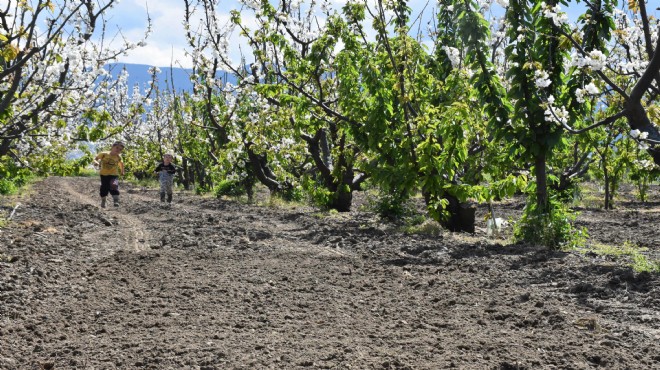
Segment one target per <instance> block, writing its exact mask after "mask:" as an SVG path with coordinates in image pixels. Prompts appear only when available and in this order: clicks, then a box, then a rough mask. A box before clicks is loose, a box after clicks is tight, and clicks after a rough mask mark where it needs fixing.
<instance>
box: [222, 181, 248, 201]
mask: <svg viewBox="0 0 660 370" xmlns="http://www.w3.org/2000/svg"><path fill="white" fill-rule="evenodd" d="M214 194H215V196H216V197H217V198H220V197H222V196H229V197H240V196H242V195H245V194H247V191H246V189H245V187H244V186H243V185H242V184H241V183H240V182H239V181H235V180H222V181H220V183H219V184H218V185H217V186H216V187H215V190H214Z"/></svg>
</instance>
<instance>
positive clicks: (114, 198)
mask: <svg viewBox="0 0 660 370" xmlns="http://www.w3.org/2000/svg"><path fill="white" fill-rule="evenodd" d="M112 200H113V201H114V206H115V207H119V195H113V196H112Z"/></svg>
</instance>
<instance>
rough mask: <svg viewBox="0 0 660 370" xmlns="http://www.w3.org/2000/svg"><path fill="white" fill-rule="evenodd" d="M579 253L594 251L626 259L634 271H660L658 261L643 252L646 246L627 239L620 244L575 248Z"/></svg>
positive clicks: (598, 253)
mask: <svg viewBox="0 0 660 370" xmlns="http://www.w3.org/2000/svg"><path fill="white" fill-rule="evenodd" d="M576 250H577V251H578V252H580V253H583V254H584V253H595V254H597V255H600V256H610V257H614V258H617V259H619V258H620V259H627V260H629V261H630V267H632V269H633V270H635V271H636V272H650V273H660V261H655V260H652V259H649V258H648V257H647V256H646V255H644V253H643V252H646V251H648V248H643V247H639V246H638V245H635V244H633V243H631V242H629V241H626V242H624V243H623V245H621V246H615V245H608V244H600V243H598V244H594V245H592V246H590V247H588V248H578V249H576Z"/></svg>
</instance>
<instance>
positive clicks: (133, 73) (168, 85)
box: [106, 63, 236, 92]
mask: <svg viewBox="0 0 660 370" xmlns="http://www.w3.org/2000/svg"><path fill="white" fill-rule="evenodd" d="M123 68H126V70H127V71H128V76H129V77H128V85H129V86H135V85H138V86H140V87H141V88H143V89H144V88H145V86H147V84H148V82H149V81H151V75H150V74H149V69H150V68H151V66H149V65H146V64H128V63H111V64H108V65H107V66H106V69H107V70H108V71H110V73H111V74H112V76H114V77H116V76H117V75H118V74H119V73H120V72H121V70H122V69H123ZM159 68H160V70H161V73H160V74H159V79H158V82H159V88H160V89H161V90H171V89H172V86H174V88H175V91H177V92H181V91H191V90H192V83H191V82H190V75H191V74H192V69H185V68H172V67H159ZM218 77H220V78H222V79H223V80H225V81H227V82H230V83H232V84H235V83H236V78H234V77H233V76H232V75H230V74H229V73H225V72H222V73H219V74H218Z"/></svg>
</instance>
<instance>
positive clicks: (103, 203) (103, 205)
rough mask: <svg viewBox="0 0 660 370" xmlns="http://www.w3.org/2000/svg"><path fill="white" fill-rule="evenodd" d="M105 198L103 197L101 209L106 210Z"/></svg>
mask: <svg viewBox="0 0 660 370" xmlns="http://www.w3.org/2000/svg"><path fill="white" fill-rule="evenodd" d="M105 198H106V197H101V208H105Z"/></svg>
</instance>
